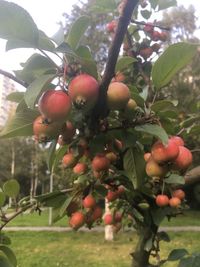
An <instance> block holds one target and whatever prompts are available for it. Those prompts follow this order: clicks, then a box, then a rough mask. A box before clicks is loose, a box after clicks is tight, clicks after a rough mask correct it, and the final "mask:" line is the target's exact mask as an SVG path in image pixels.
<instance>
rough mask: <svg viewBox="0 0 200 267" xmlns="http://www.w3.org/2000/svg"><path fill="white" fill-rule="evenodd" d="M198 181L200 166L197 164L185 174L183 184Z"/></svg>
mask: <svg viewBox="0 0 200 267" xmlns="http://www.w3.org/2000/svg"><path fill="white" fill-rule="evenodd" d="M196 182H200V166H197V167H195V168H193V169H191V170H190V171H188V172H187V173H186V174H185V185H190V184H194V183H196Z"/></svg>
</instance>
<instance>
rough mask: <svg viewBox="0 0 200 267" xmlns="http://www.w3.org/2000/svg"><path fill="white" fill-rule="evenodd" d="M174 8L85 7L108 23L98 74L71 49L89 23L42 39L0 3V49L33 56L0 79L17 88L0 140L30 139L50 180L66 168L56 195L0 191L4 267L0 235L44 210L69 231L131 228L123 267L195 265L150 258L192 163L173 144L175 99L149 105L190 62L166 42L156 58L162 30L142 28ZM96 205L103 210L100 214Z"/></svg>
mask: <svg viewBox="0 0 200 267" xmlns="http://www.w3.org/2000/svg"><path fill="white" fill-rule="evenodd" d="M175 2H176V1H169V0H168V1H161V0H160V1H158V0H157V1H155V0H149V1H148V2H147V1H140V2H139V1H138V0H123V1H122V2H120V1H117V0H109V1H102V0H96V1H94V2H93V4H91V7H90V8H91V12H92V14H99V13H109V14H113V20H112V21H111V22H109V23H108V24H107V25H105V28H106V29H107V31H108V32H109V33H110V37H109V38H111V39H112V44H111V46H110V48H109V52H108V55H107V61H106V65H105V67H104V71H103V73H100V72H99V71H98V68H97V64H96V62H95V61H94V59H93V57H92V53H91V51H90V48H89V47H88V46H87V45H83V44H82V42H81V37H82V36H83V35H84V34H85V33H87V29H88V28H89V27H90V16H85V15H83V16H81V17H79V18H78V19H77V20H76V21H75V22H74V23H73V24H72V25H71V27H70V29H69V30H68V31H67V32H65V31H64V30H63V29H62V28H60V30H59V32H58V33H57V34H56V35H55V36H54V37H53V38H49V37H48V36H47V35H46V34H45V33H44V32H43V31H41V30H39V29H38V27H37V25H36V24H35V23H34V21H33V19H32V18H31V16H30V15H29V14H28V12H27V11H26V10H24V9H23V8H21V7H20V6H18V5H16V4H14V3H10V2H7V1H3V0H1V1H0V37H1V38H3V39H6V40H7V43H6V50H11V49H17V48H34V49H35V50H36V51H35V53H34V54H33V55H31V57H30V58H29V59H28V60H27V61H26V62H24V63H22V64H21V66H22V69H20V70H17V71H15V72H14V74H15V75H12V74H11V73H7V72H5V71H3V70H0V73H1V74H4V75H6V76H8V77H10V78H11V79H13V80H15V81H16V82H18V83H19V84H21V85H22V86H24V87H25V89H26V91H25V92H16V93H14V94H12V96H9V99H10V100H12V101H15V102H17V103H18V105H17V109H16V113H15V115H14V116H13V118H12V119H11V120H10V121H8V123H7V125H6V126H5V128H4V129H3V131H2V132H1V133H0V137H1V138H2V139H3V138H14V137H16V136H34V139H35V142H38V143H40V142H42V143H45V144H46V145H47V147H48V149H49V153H48V167H49V171H50V172H51V173H52V174H55V173H56V172H57V168H58V167H59V165H60V163H62V166H63V168H65V169H66V188H62V189H61V190H56V191H54V192H51V193H48V194H44V195H39V196H35V197H34V198H31V199H30V198H29V197H25V198H23V199H20V200H19V199H17V195H18V193H19V190H20V187H19V184H18V183H17V182H16V181H15V180H13V179H12V180H9V181H7V182H6V183H5V184H3V186H2V190H1V192H0V206H1V207H2V208H1V227H0V231H1V237H2V238H1V245H0V250H1V252H2V254H1V255H0V260H1V261H2V262H3V263H4V265H5V266H16V264H17V263H16V259H15V256H14V253H13V252H12V250H11V249H10V248H9V246H8V245H7V244H8V243H9V241H8V240H7V237H6V236H5V235H4V233H3V232H2V230H3V228H4V226H6V225H7V224H8V223H9V221H10V220H12V219H14V218H15V217H16V216H17V215H19V214H21V213H22V212H24V211H25V210H27V209H32V210H36V211H40V208H41V207H43V206H44V207H52V208H53V220H54V222H55V221H58V220H59V219H61V218H62V217H64V216H68V217H69V225H70V226H71V227H72V228H73V229H74V230H78V229H79V228H80V227H82V226H83V225H84V226H86V227H88V228H91V227H94V226H95V225H96V224H97V223H99V222H100V221H101V220H102V219H103V222H104V224H105V225H112V226H113V229H114V230H115V231H116V232H117V231H119V230H120V228H121V226H122V224H124V225H128V226H129V227H133V228H135V229H136V230H137V233H138V236H139V238H138V243H137V245H136V247H135V250H134V252H133V253H132V254H131V255H132V263H131V266H132V267H147V266H162V265H163V264H164V263H165V262H167V261H174V260H180V263H179V266H180V267H181V266H185V264H186V262H187V264H189V265H190V266H195V265H194V264H198V263H199V262H200V258H199V256H198V255H196V254H194V255H189V254H188V252H187V251H186V250H185V249H176V250H173V251H172V252H170V253H169V256H168V257H167V258H166V259H160V256H159V251H160V247H159V244H160V241H167V242H169V241H170V240H169V236H168V235H167V233H165V232H160V231H159V226H160V224H161V222H162V220H163V219H164V218H165V217H167V218H168V219H170V218H171V217H175V216H176V215H178V214H180V213H181V212H182V210H183V209H184V207H185V206H186V203H185V193H184V191H183V190H182V189H181V188H180V187H181V186H182V185H183V184H184V183H185V176H184V174H185V172H186V170H187V169H188V168H189V167H190V165H191V164H192V158H193V156H192V153H191V151H190V150H189V148H187V144H186V143H185V141H184V139H183V138H182V137H181V133H182V130H181V125H180V124H179V122H178V119H177V112H176V105H177V101H178V99H170V98H164V99H159V100H158V99H157V96H158V94H159V92H160V91H162V89H164V88H166V86H167V85H168V84H169V83H170V82H171V80H172V79H173V77H174V75H175V74H177V73H178V72H179V71H180V70H181V69H182V68H183V67H185V66H186V65H187V64H189V63H190V61H191V60H192V58H193V57H194V56H195V54H196V52H197V45H196V44H191V43H184V42H180V43H176V44H173V45H171V46H169V47H168V48H167V49H166V50H165V51H164V53H162V54H161V55H160V53H159V50H160V43H161V42H165V41H166V40H167V38H168V30H169V29H168V28H165V27H163V26H162V27H161V26H159V25H156V24H154V23H151V22H149V21H148V19H149V18H150V16H151V14H153V13H154V12H155V11H160V10H163V9H165V8H168V7H170V6H171V5H174V4H175ZM141 17H142V19H143V20H144V21H140V19H141ZM97 31H98V28H97ZM105 34H106V33H105ZM7 196H8V197H12V198H13V199H14V200H15V203H16V212H15V213H12V214H9V213H8V212H7V211H6V208H5V203H6V202H5V201H6V197H7ZM105 197H106V199H107V202H108V203H109V206H110V209H109V210H110V212H109V213H106V214H104V205H103V204H102V203H103V202H102V200H103V199H104V198H105ZM2 255H3V256H2ZM192 264H193V265H192Z"/></svg>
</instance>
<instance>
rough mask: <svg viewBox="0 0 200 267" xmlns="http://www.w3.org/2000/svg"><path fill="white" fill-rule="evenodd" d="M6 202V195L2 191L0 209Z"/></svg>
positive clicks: (0, 193)
mask: <svg viewBox="0 0 200 267" xmlns="http://www.w3.org/2000/svg"><path fill="white" fill-rule="evenodd" d="M5 201H6V195H5V194H4V192H1V191H0V207H3V205H4V203H5Z"/></svg>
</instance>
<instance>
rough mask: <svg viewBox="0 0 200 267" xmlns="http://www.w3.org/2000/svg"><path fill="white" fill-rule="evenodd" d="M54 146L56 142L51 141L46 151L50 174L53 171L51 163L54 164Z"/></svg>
mask: <svg viewBox="0 0 200 267" xmlns="http://www.w3.org/2000/svg"><path fill="white" fill-rule="evenodd" d="M56 145H57V140H53V141H52V142H51V145H50V147H49V151H48V158H47V165H48V169H49V171H50V172H52V171H53V163H54V160H55V156H56Z"/></svg>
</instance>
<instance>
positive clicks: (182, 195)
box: [172, 189, 185, 200]
mask: <svg viewBox="0 0 200 267" xmlns="http://www.w3.org/2000/svg"><path fill="white" fill-rule="evenodd" d="M172 196H173V197H177V198H179V199H180V200H183V199H184V198H185V192H184V191H183V190H182V189H177V190H175V191H174V192H173V193H172Z"/></svg>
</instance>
